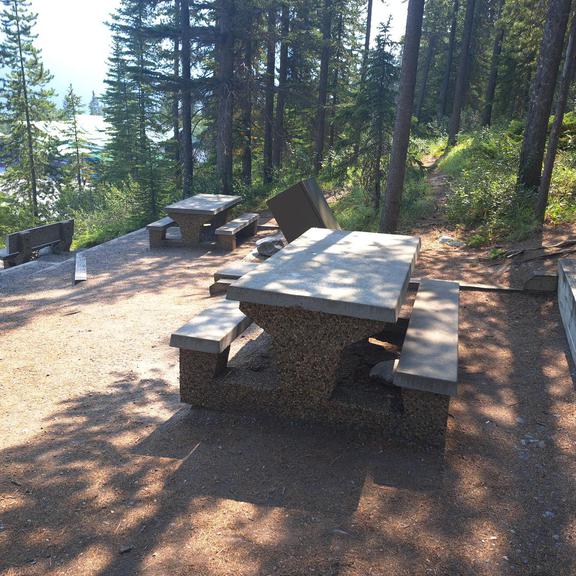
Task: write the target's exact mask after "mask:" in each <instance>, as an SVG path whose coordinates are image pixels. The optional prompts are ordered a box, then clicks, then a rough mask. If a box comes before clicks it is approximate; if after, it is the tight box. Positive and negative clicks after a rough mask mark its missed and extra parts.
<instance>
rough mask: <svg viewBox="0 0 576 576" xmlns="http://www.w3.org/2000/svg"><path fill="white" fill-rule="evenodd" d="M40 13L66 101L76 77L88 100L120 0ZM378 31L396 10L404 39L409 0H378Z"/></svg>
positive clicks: (44, 4) (100, 84)
mask: <svg viewBox="0 0 576 576" xmlns="http://www.w3.org/2000/svg"><path fill="white" fill-rule="evenodd" d="M31 3H32V8H33V10H34V11H35V12H36V13H37V14H38V24H37V27H36V32H37V34H38V40H37V44H38V47H39V48H41V49H42V57H43V60H44V64H45V66H46V67H47V68H48V69H49V70H50V72H51V73H52V75H53V76H54V80H53V87H54V88H55V90H56V91H57V93H58V102H61V100H62V97H63V95H64V92H65V91H66V89H67V87H68V85H69V84H70V83H71V84H72V85H73V86H74V90H75V91H76V92H77V93H78V94H79V95H80V96H81V97H82V100H83V102H84V104H85V105H86V104H88V102H89V101H90V98H91V96H92V91H93V90H94V91H95V92H96V94H99V93H102V92H103V91H104V78H105V77H106V66H107V59H108V55H109V52H110V32H109V30H108V28H107V27H106V25H105V22H106V20H107V19H108V17H109V15H110V14H111V13H112V12H113V11H114V10H115V9H116V8H117V6H118V4H119V0H31ZM373 14H374V16H373V27H372V28H373V31H374V32H375V31H376V30H377V28H378V25H379V23H380V22H384V21H386V20H387V19H388V16H389V15H392V31H391V32H392V34H391V35H392V39H393V40H400V38H401V37H402V35H403V34H404V27H405V21H406V1H405V0H387V2H386V3H382V0H374V8H373Z"/></svg>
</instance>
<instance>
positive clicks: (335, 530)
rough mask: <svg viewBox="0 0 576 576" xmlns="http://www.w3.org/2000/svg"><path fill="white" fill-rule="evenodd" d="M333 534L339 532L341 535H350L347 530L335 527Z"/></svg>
mask: <svg viewBox="0 0 576 576" xmlns="http://www.w3.org/2000/svg"><path fill="white" fill-rule="evenodd" d="M332 534H338V535H340V536H350V533H349V532H346V530H341V529H340V528H334V530H332Z"/></svg>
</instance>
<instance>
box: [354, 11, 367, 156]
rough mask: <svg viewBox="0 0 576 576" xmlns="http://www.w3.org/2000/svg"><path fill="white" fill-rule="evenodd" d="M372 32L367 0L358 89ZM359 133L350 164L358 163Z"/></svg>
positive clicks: (364, 78)
mask: <svg viewBox="0 0 576 576" xmlns="http://www.w3.org/2000/svg"><path fill="white" fill-rule="evenodd" d="M371 34H372V0H368V5H367V7H366V27H365V29H364V53H363V54H362V69H361V72H360V90H361V91H362V87H363V86H364V82H365V81H366V68H367V66H368V55H369V53H370V36H371ZM358 138H359V135H357V136H356V137H355V140H356V141H355V142H354V147H353V149H352V157H351V159H350V164H351V165H352V166H356V165H357V164H358V157H359V156H360V143H359V142H358Z"/></svg>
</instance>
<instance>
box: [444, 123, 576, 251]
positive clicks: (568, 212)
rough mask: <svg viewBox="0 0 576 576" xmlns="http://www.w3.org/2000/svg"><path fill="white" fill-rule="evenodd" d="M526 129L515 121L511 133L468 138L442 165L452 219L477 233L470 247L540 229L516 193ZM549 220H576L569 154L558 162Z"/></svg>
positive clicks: (575, 180) (575, 175) (575, 169)
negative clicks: (447, 180) (521, 134)
mask: <svg viewBox="0 0 576 576" xmlns="http://www.w3.org/2000/svg"><path fill="white" fill-rule="evenodd" d="M520 126H521V125H520V124H519V123H517V122H514V123H511V125H510V126H509V128H508V129H507V130H506V131H504V130H480V131H477V132H473V133H470V134H467V135H462V136H461V138H460V141H459V143H458V145H457V146H455V147H453V148H451V149H450V150H449V151H448V153H447V154H446V156H445V157H443V158H442V159H441V160H440V161H439V164H438V165H439V168H440V170H442V172H443V173H444V174H446V175H447V176H448V177H449V178H450V188H451V192H452V193H451V195H450V196H449V197H448V201H447V206H446V210H447V215H448V218H449V219H450V221H451V222H452V223H453V224H457V225H464V226H465V227H466V228H468V229H469V230H470V231H473V233H472V234H471V235H470V237H469V239H468V245H470V246H474V247H475V246H480V245H483V244H487V243H489V242H492V241H494V240H496V239H501V238H503V239H509V240H520V239H523V238H525V237H526V236H528V235H529V234H530V233H531V232H533V230H534V228H535V221H534V217H533V213H532V208H531V206H530V205H529V204H528V203H527V202H526V201H522V200H519V199H518V197H517V195H516V194H515V185H516V170H517V163H518V154H519V146H520V144H519V140H520V139H519V138H518V132H519V130H520ZM547 219H548V220H549V221H551V222H554V223H560V222H567V221H574V220H576V166H575V165H574V161H573V158H572V157H571V155H570V154H569V153H568V152H562V151H560V153H559V155H558V158H557V161H556V166H555V169H554V175H553V179H552V185H551V189H550V199H549V205H548V210H547Z"/></svg>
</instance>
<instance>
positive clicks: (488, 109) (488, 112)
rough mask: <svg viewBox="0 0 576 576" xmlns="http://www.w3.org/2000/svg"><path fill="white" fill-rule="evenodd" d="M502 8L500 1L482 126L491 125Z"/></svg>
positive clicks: (500, 39)
mask: <svg viewBox="0 0 576 576" xmlns="http://www.w3.org/2000/svg"><path fill="white" fill-rule="evenodd" d="M503 8H504V0H501V1H500V6H499V7H498V16H497V20H496V25H497V28H496V35H495V36H494V47H493V48H492V61H491V62H490V73H489V75H488V84H487V86H486V98H485V101H484V110H483V112H482V126H490V124H492V108H493V106H494V94H495V93H496V81H497V80H498V62H499V60H500V53H501V52H502V42H503V41H504V26H503V25H502V23H501V22H500V21H499V20H500V16H501V15H502V9H503Z"/></svg>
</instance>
